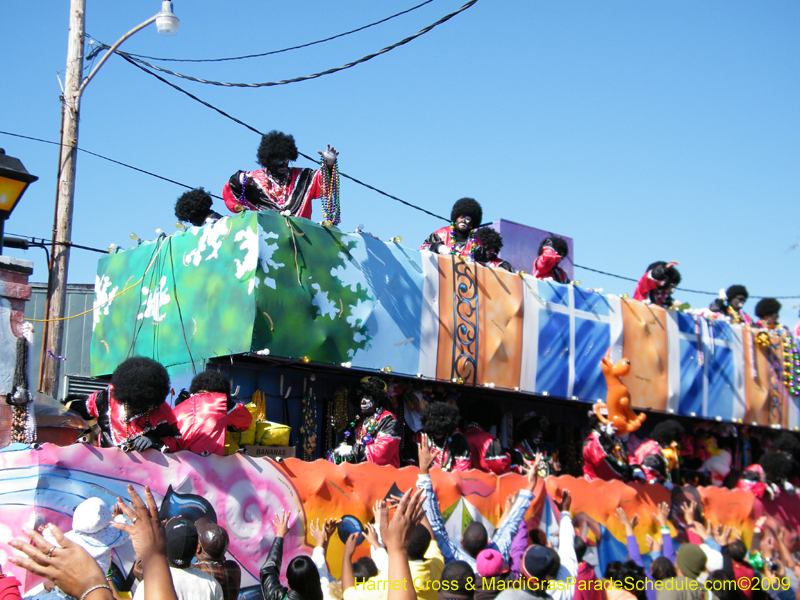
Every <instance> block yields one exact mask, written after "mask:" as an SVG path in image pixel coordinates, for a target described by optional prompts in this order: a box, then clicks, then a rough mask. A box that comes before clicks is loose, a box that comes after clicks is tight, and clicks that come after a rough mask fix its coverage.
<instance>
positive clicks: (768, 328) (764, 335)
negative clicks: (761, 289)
mask: <svg viewBox="0 0 800 600" xmlns="http://www.w3.org/2000/svg"><path fill="white" fill-rule="evenodd" d="M780 312H781V303H780V302H778V301H777V300H776V299H775V298H762V299H761V300H759V301H758V304H756V316H757V317H758V320H757V321H756V322H755V326H756V327H758V328H760V329H762V330H764V331H759V332H758V333H757V334H755V341H756V343H757V344H758V345H759V346H763V347H764V348H770V349H771V352H770V353H771V355H772V357H771V358H770V364H771V366H772V371H773V375H772V376H773V377H774V378H775V380H778V381H779V380H781V379H783V384H784V387H785V388H786V390H787V391H788V392H789V393H790V394H791V395H793V396H795V397H797V396H800V348H798V344H797V340H796V339H795V338H794V336H793V335H792V332H791V331H790V330H789V328H788V327H786V326H784V325H781V324H780V323H779V322H778V316H779V313H780ZM745 316H747V315H745ZM770 333H772V334H773V335H774V336H777V338H778V339H777V341H776V342H775V343H773V337H772V336H771V335H770ZM781 346H782V347H783V351H782V353H783V360H781V359H780V358H779V348H780V347H781ZM773 389H774V385H773Z"/></svg>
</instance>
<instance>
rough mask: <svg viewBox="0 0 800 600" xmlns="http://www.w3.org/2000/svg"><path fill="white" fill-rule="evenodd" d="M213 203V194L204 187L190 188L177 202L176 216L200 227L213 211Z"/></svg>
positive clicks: (179, 219)
mask: <svg viewBox="0 0 800 600" xmlns="http://www.w3.org/2000/svg"><path fill="white" fill-rule="evenodd" d="M211 203H212V200H211V196H210V195H209V193H208V192H207V191H205V190H204V189H203V188H196V189H193V190H189V191H188V192H186V193H185V194H182V195H181V197H180V198H178V201H177V202H176V203H175V217H176V218H177V219H178V221H183V222H187V221H188V222H189V223H191V224H192V225H194V226H195V227H200V226H201V225H202V224H203V223H205V221H206V218H207V217H208V215H209V213H211V212H212V210H211Z"/></svg>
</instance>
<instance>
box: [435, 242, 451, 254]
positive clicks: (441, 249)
mask: <svg viewBox="0 0 800 600" xmlns="http://www.w3.org/2000/svg"><path fill="white" fill-rule="evenodd" d="M436 251H437V252H438V253H439V254H450V248H448V247H447V246H445V245H444V244H440V245H439V248H438V249H437V250H436Z"/></svg>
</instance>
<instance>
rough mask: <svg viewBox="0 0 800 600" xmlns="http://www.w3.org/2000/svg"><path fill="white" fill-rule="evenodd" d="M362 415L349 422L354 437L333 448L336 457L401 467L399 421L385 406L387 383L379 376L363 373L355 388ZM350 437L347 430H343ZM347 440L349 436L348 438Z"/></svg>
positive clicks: (387, 398) (356, 461) (386, 403)
mask: <svg viewBox="0 0 800 600" xmlns="http://www.w3.org/2000/svg"><path fill="white" fill-rule="evenodd" d="M358 393H359V396H360V397H361V404H360V408H361V415H360V416H359V417H358V418H357V419H356V421H355V422H354V423H352V424H351V425H352V427H353V430H354V432H355V435H354V437H355V439H354V440H352V442H353V444H352V446H350V445H347V443H346V442H345V443H344V444H342V445H341V446H339V447H338V448H336V450H335V451H334V456H335V457H336V458H340V459H345V460H348V461H350V462H354V463H362V462H372V463H375V464H376V465H391V466H393V467H396V468H398V469H399V468H400V439H401V436H402V432H401V431H400V423H399V422H398V421H397V417H395V416H394V415H393V414H392V413H391V412H389V411H388V410H387V409H386V407H387V406H388V404H389V396H388V395H387V393H386V383H385V382H384V381H383V380H381V379H379V378H378V377H364V379H362V380H361V385H360V387H359V390H358ZM345 437H346V438H348V437H350V432H349V431H348V432H345ZM348 441H349V440H348Z"/></svg>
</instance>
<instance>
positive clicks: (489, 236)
mask: <svg viewBox="0 0 800 600" xmlns="http://www.w3.org/2000/svg"><path fill="white" fill-rule="evenodd" d="M475 235H476V236H477V238H478V241H479V242H480V243H481V246H483V247H484V248H485V249H486V250H488V251H494V252H500V248H502V247H503V236H502V235H500V234H499V233H497V232H496V231H495V230H494V229H492V228H491V227H481V228H480V229H478V231H477V233H476V234H475Z"/></svg>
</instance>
